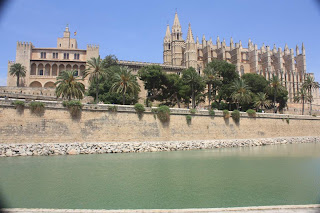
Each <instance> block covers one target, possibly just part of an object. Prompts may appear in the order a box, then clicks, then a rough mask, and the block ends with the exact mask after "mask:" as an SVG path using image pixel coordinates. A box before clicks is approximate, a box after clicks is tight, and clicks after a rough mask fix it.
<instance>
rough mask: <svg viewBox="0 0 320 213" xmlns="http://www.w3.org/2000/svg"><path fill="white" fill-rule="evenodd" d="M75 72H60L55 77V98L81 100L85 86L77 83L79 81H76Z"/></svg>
mask: <svg viewBox="0 0 320 213" xmlns="http://www.w3.org/2000/svg"><path fill="white" fill-rule="evenodd" d="M76 75H77V71H76V70H73V71H71V70H67V71H62V72H61V73H60V74H59V76H58V77H57V81H56V83H55V85H58V86H57V87H56V96H57V97H60V96H61V95H62V98H67V99H68V100H69V101H70V100H71V99H72V98H77V99H82V98H83V94H84V91H85V86H84V84H83V83H81V82H79V81H80V80H81V79H77V78H76V77H75V76H76Z"/></svg>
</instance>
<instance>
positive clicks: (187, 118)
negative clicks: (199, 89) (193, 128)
mask: <svg viewBox="0 0 320 213" xmlns="http://www.w3.org/2000/svg"><path fill="white" fill-rule="evenodd" d="M186 120H187V124H188V125H190V124H191V120H192V117H191V115H186Z"/></svg>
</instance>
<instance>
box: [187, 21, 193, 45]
mask: <svg viewBox="0 0 320 213" xmlns="http://www.w3.org/2000/svg"><path fill="white" fill-rule="evenodd" d="M186 42H188V43H194V39H193V35H192V30H191V24H190V23H189V28H188V34H187V40H186Z"/></svg>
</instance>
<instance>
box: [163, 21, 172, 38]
mask: <svg viewBox="0 0 320 213" xmlns="http://www.w3.org/2000/svg"><path fill="white" fill-rule="evenodd" d="M164 40H165V41H170V40H171V33H170V27H169V24H167V30H166V36H165V37H164Z"/></svg>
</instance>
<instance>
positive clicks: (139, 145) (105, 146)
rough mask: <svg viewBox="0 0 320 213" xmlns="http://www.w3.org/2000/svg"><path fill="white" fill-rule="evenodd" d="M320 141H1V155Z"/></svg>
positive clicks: (298, 138)
mask: <svg viewBox="0 0 320 213" xmlns="http://www.w3.org/2000/svg"><path fill="white" fill-rule="evenodd" d="M314 142H320V136H314V137H284V138H257V139H232V140H199V141H154V142H105V143H89V142H88V143H30V144H0V157H13V156H49V155H77V154H103V153H130V152H162V151H181V150H195V149H215V148H227V147H248V146H265V145H276V144H293V143H314Z"/></svg>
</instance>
